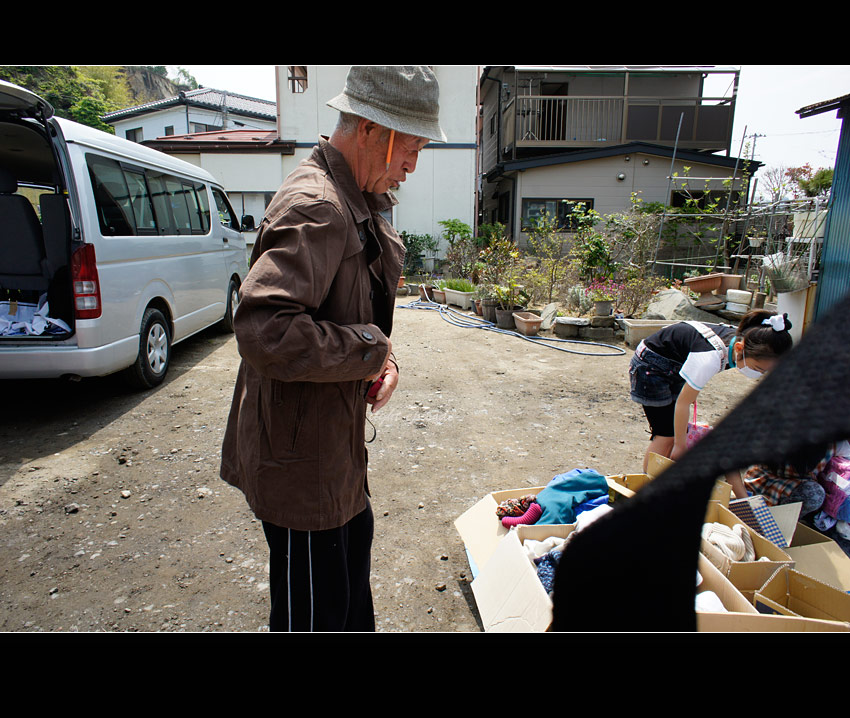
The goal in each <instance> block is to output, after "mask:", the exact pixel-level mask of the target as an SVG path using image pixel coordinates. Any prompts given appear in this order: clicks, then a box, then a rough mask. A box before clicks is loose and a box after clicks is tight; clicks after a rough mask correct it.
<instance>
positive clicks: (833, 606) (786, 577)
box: [754, 566, 850, 624]
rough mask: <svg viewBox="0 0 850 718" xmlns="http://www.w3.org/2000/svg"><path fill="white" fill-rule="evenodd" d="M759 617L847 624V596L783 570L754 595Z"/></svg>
mask: <svg viewBox="0 0 850 718" xmlns="http://www.w3.org/2000/svg"><path fill="white" fill-rule="evenodd" d="M754 604H755V607H756V609H758V611H759V613H767V614H773V613H777V614H780V615H783V616H802V617H804V618H815V619H818V620H823V621H841V622H843V623H848V624H850V594H847V593H845V592H844V591H840V590H839V589H837V588H835V587H834V586H829V585H828V584H825V583H823V582H821V581H818V580H817V579H815V578H812V577H811V576H807V575H806V574H804V573H800V572H799V571H797V570H795V569H793V568H790V567H789V566H783V567H782V568H780V569H779V570H777V571H776V573H774V574H773V576H772V577H771V578H770V580H769V581H768V582H767V583H765V585H764V586H762V587H761V588H760V589H759V590H758V591H756V594H755V598H754Z"/></svg>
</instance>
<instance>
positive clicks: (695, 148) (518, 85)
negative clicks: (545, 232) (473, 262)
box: [478, 65, 758, 244]
mask: <svg viewBox="0 0 850 718" xmlns="http://www.w3.org/2000/svg"><path fill="white" fill-rule="evenodd" d="M715 75H723V76H725V78H726V79H727V81H728V85H727V87H728V89H727V90H726V91H724V92H723V93H722V94H720V95H711V96H710V95H707V94H706V90H705V87H706V80H707V78H709V76H712V77H713V76H715ZM738 75H739V70H738V69H737V68H731V67H716V66H708V65H707V66H643V65H641V66H603V65H579V66H546V67H541V66H520V65H514V66H486V67H484V68H483V71H482V73H481V78H480V81H479V130H478V132H479V137H478V142H479V148H480V150H479V168H478V169H479V178H480V180H479V186H478V191H479V197H478V216H479V221H480V222H483V223H493V222H497V221H498V222H501V223H502V224H504V225H506V227H507V231H508V233H509V235H510V236H511V237H512V238H514V239H515V240H517V241H518V242H519V243H520V244H523V243H524V240H525V237H524V233H523V230H524V228H526V227H528V225H529V223H530V222H531V221H533V220H534V219H535V218H536V217H538V216H539V215H540V213H541V212H544V211H545V212H548V213H549V214H551V215H557V216H559V218H560V219H561V222H562V226H564V227H568V225H569V213H570V211H571V208H572V207H573V206H574V205H573V204H570V201H580V202H582V203H584V205H585V206H586V207H587V208H589V209H594V210H596V211H597V212H599V213H600V214H608V213H611V212H622V211H626V210H628V208H629V206H630V197H631V194H632V193H633V192H639V193H640V197H641V199H643V200H644V201H647V202H662V203H665V204H671V205H673V206H676V205H677V204H680V203H681V202H682V199H683V195H682V193H681V191H679V189H678V188H677V184H676V182H675V181H672V180H671V177H673V176H674V175H678V176H679V177H682V176H684V175H686V174H687V175H688V176H690V177H692V178H695V179H694V180H693V181H692V182H690V183H689V191H690V192H691V195H692V196H693V195H694V194H696V193H705V192H706V191H707V192H709V193H710V194H711V195H713V196H722V195H723V193H724V192H725V191H728V183H726V184H724V180H726V179H727V178H730V177H733V175H734V181H733V183H732V191H733V192H734V191H737V190H740V189H741V187H742V183H741V176H742V172H743V169H744V165H745V164H746V163H744V162H743V161H740V160H739V159H738V158H736V157H733V156H731V155H730V150H731V142H732V124H733V120H734V114H735V98H736V93H737V84H738ZM713 84H714V85H716V84H717V83H713ZM716 153H723V154H716ZM674 154H675V162H674V161H673V160H674ZM757 164H758V163H749V166H748V171H749V172H750V173H752V172H753V171H754V168H755V166H756V165H757ZM686 168H689V169H686ZM706 188H707V189H706ZM733 197H736V196H735V195H733ZM736 199H738V198H737V197H736Z"/></svg>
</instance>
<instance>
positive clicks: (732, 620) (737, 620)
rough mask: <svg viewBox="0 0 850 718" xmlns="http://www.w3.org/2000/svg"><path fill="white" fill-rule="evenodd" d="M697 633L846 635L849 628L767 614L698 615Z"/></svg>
mask: <svg viewBox="0 0 850 718" xmlns="http://www.w3.org/2000/svg"><path fill="white" fill-rule="evenodd" d="M697 631H700V632H702V633H823V632H847V631H850V625H848V624H846V623H840V622H838V621H818V620H815V619H812V618H801V617H799V616H780V615H767V614H764V613H698V614H697Z"/></svg>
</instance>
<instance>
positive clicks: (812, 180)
mask: <svg viewBox="0 0 850 718" xmlns="http://www.w3.org/2000/svg"><path fill="white" fill-rule="evenodd" d="M787 174H788V178H789V179H790V180H791V181H792V182H794V184H795V185H796V187H797V189H796V191H795V192H794V198H795V199H796V198H798V197H799V196H800V194H802V195H803V196H805V197H812V198H814V197H819V198H822V199H828V198H829V191H830V189H831V188H832V175H833V171H832V170H831V169H826V168H824V167H821V168H819V169H817V170H815V169H813V168H812V166H811V165H810V164H809V163H808V162H806V164H804V165H803V166H802V167H791V168H789V169H788V172H787Z"/></svg>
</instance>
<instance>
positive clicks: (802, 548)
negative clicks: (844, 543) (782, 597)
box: [785, 523, 850, 592]
mask: <svg viewBox="0 0 850 718" xmlns="http://www.w3.org/2000/svg"><path fill="white" fill-rule="evenodd" d="M785 553H787V554H788V555H789V556H790V557H791V558H792V559H793V560H794V568H796V569H797V570H798V571H799V572H800V573H804V574H806V575H807V576H811V577H812V578H816V579H817V580H818V581H823V582H824V583H826V584H829V585H830V586H833V587H835V588H837V589H839V590H841V591H844V592H847V591H850V557H848V556H847V554H846V553H844V551H843V550H842V549H841V547H840V546H839V545H838V544H837V543H835V541H833V540H832V539H831V538H829V537H828V536H824V535H823V534H822V533H820V532H819V531H815V530H814V529H812V528H809V527H808V526H806V525H805V524H800V523H798V524H797V529H796V530H795V531H794V536H793V538H792V539H791V546H789V547H788V548H787V549H785Z"/></svg>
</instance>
